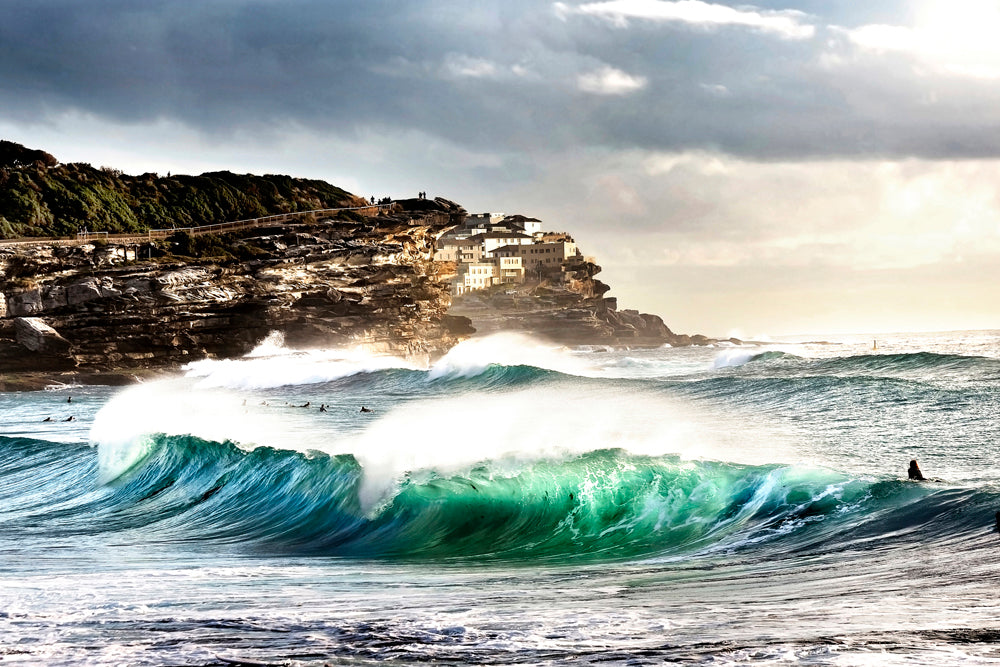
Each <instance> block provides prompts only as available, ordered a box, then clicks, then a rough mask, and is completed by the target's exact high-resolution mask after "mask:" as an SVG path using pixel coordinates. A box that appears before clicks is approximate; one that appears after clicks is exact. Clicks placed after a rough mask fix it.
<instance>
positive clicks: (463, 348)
mask: <svg viewBox="0 0 1000 667" xmlns="http://www.w3.org/2000/svg"><path fill="white" fill-rule="evenodd" d="M494 364H496V365H500V366H534V367H535V368H544V369H546V370H550V371H557V372H559V373H565V374H567V375H578V376H584V377H589V376H594V375H595V374H596V371H595V369H594V368H593V367H592V366H590V365H588V364H587V363H586V362H585V361H584V360H582V359H580V358H579V357H576V356H573V355H571V354H569V352H568V350H567V349H566V348H565V347H563V346H561V345H555V344H552V343H545V342H543V341H539V340H537V339H534V338H531V337H529V336H525V335H522V334H515V333H499V334H494V335H492V336H485V337H483V338H471V339H469V340H466V341H463V342H462V343H460V344H458V345H456V346H455V347H453V348H452V349H451V350H449V351H448V353H447V354H446V355H445V356H444V357H442V358H441V360H440V361H438V362H437V363H435V364H434V366H433V367H432V368H431V370H430V377H431V378H440V377H448V376H452V377H472V376H475V375H479V374H480V373H482V372H483V371H484V370H486V368H487V367H489V366H490V365H494Z"/></svg>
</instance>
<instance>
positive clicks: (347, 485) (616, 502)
mask: <svg viewBox="0 0 1000 667" xmlns="http://www.w3.org/2000/svg"><path fill="white" fill-rule="evenodd" d="M0 455H2V460H3V464H0V489H2V491H0V498H2V500H3V503H4V504H3V507H2V509H0V517H2V519H3V523H4V526H5V533H6V535H7V536H8V539H17V535H18V534H21V533H23V532H36V533H37V532H39V531H49V532H51V533H52V534H53V535H61V536H67V535H83V534H93V533H103V532H109V531H113V532H121V531H127V532H128V533H129V534H131V535H133V538H134V539H143V540H165V541H173V540H176V541H186V542H191V541H200V542H206V543H215V544H218V545H240V548H241V549H249V550H255V551H262V552H283V553H300V554H322V555H337V556H346V557H366V558H367V557H379V558H407V559H424V558H435V559H437V558H455V557H476V558H499V559H512V560H523V559H532V560H537V559H557V560H565V559H575V558H591V559H592V558H598V559H618V558H635V557H644V556H645V557H660V558H663V557H667V558H679V557H691V556H694V555H697V554H702V555H704V554H711V553H715V552H719V551H726V552H731V551H734V550H736V551H739V550H745V549H766V550H768V551H771V552H775V553H780V552H784V551H790V550H802V549H810V548H817V549H829V548H839V547H841V546H843V545H844V544H846V543H847V542H848V541H850V540H855V539H856V540H872V539H909V538H908V537H907V536H911V537H912V538H913V539H929V538H928V536H926V535H922V534H921V529H922V527H923V526H925V525H926V523H927V522H928V521H929V520H930V519H931V518H935V517H937V519H938V521H940V522H950V525H948V524H947V523H945V524H941V525H938V527H937V531H938V532H944V533H950V534H951V535H952V537H953V536H954V534H955V533H956V532H958V533H962V532H963V531H965V532H968V531H972V530H980V529H981V526H979V525H978V523H976V522H973V521H971V520H970V519H969V517H967V516H963V514H962V513H961V512H958V513H956V512H954V508H955V506H956V504H970V503H971V504H974V505H984V506H987V505H989V503H996V502H997V499H996V498H995V497H993V496H987V495H985V494H983V493H982V492H978V495H977V493H976V492H972V491H964V490H958V489H942V488H936V487H934V486H933V485H919V484H912V483H908V482H905V481H873V480H865V479H851V478H848V477H846V476H844V475H842V474H839V473H836V472H834V471H829V470H822V469H807V468H801V467H795V466H783V465H766V466H746V465H737V464H730V463H713V462H685V461H681V460H679V459H678V458H676V457H670V456H661V457H649V456H638V455H632V454H628V453H626V452H624V451H622V450H616V449H604V450H597V451H591V452H587V453H583V454H578V455H568V456H564V457H560V458H556V459H549V460H542V461H535V462H533V463H530V464H524V465H521V466H519V467H516V468H511V467H510V465H509V463H504V462H494V461H490V460H485V461H482V462H481V463H480V464H479V465H477V466H475V467H474V468H472V469H471V470H470V471H468V472H467V473H465V474H447V473H444V474H443V473H440V472H436V471H435V470H433V469H426V470H414V471H411V472H410V473H409V474H408V475H406V476H405V478H404V479H403V480H401V483H400V485H399V486H398V488H397V490H396V492H395V493H394V494H393V495H392V496H391V497H390V498H388V499H387V500H386V501H385V502H384V503H383V504H381V505H380V506H379V507H378V509H377V510H376V511H374V512H372V511H366V510H365V509H364V508H363V507H362V505H361V503H360V502H359V486H360V484H361V479H362V476H363V473H364V471H363V468H362V466H361V464H360V463H359V462H358V461H357V460H356V459H355V458H354V457H353V456H350V455H339V456H329V455H324V454H319V453H302V452H292V451H285V450H276V449H271V448H267V447H261V448H257V449H254V450H252V451H244V450H242V449H240V448H239V447H237V446H236V445H234V444H232V443H226V442H212V441H208V440H203V439H200V438H195V437H192V436H164V435H155V436H152V437H151V438H150V439H149V441H148V446H147V447H146V449H145V452H144V454H143V455H142V456H141V457H139V458H138V459H137V460H136V461H135V462H134V463H133V465H132V467H131V469H130V470H129V471H128V474H127V475H124V476H122V477H120V478H119V479H118V480H117V481H116V482H114V483H112V484H109V485H104V486H95V484H94V481H95V477H96V460H95V459H96V457H95V455H94V452H93V451H92V450H89V449H87V448H80V447H69V448H67V447H66V446H65V445H61V444H60V445H56V444H54V443H46V442H43V441H33V440H25V439H10V438H3V437H0Z"/></svg>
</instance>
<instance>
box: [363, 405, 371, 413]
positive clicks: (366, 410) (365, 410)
mask: <svg viewBox="0 0 1000 667" xmlns="http://www.w3.org/2000/svg"><path fill="white" fill-rule="evenodd" d="M361 412H371V410H369V409H368V408H366V407H365V406H363V405H362V406H361Z"/></svg>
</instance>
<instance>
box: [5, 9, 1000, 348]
mask: <svg viewBox="0 0 1000 667" xmlns="http://www.w3.org/2000/svg"><path fill="white" fill-rule="evenodd" d="M997 35H1000V3H998V2H995V1H986V0H947V1H945V0H927V1H925V2H920V1H919V0H917V1H914V0H895V1H882V0H873V1H871V2H863V3H862V2H829V1H825V2H821V1H819V0H799V1H791V0H789V1H787V2H780V1H768V2H760V3H757V4H756V5H751V4H745V3H743V2H732V3H722V2H707V1H702V0H679V1H668V0H608V1H605V2H578V1H571V0H567V1H565V2H554V3H553V2H527V1H525V0H497V1H486V2H476V3H470V2H465V1H462V2H459V1H457V0H416V1H411V2H406V3H401V2H387V1H384V0H383V1H379V0H370V1H367V2H341V1H339V0H281V1H280V2H279V1H278V0H254V1H251V0H213V1H212V2H205V3H192V2H190V1H188V0H144V1H143V2H127V1H125V0H85V1H81V0H33V1H32V2H21V3H3V12H2V20H0V138H6V139H10V140H13V141H17V142H20V143H23V144H25V145H28V146H31V147H33V148H42V149H44V150H47V151H49V152H50V153H52V154H54V155H55V156H56V157H57V158H58V159H59V160H61V161H63V162H73V161H84V162H90V163H92V164H94V165H98V166H99V165H109V166H115V167H118V168H120V169H123V170H124V171H126V172H129V173H142V172H146V171H156V172H160V173H164V174H165V173H167V172H173V173H201V172H204V171H209V170H217V169H229V170H232V171H237V172H251V173H287V174H291V175H295V176H304V177H312V178H321V179H324V180H328V181H330V182H333V183H335V184H337V185H339V186H341V187H344V188H346V189H348V190H350V191H352V192H355V193H357V194H360V195H364V196H371V195H375V196H378V197H381V196H385V195H389V196H393V197H405V196H413V195H415V194H416V192H417V191H418V190H426V191H427V192H428V194H429V195H430V196H443V197H447V198H449V199H453V200H455V201H458V202H459V203H461V204H462V205H464V206H465V207H466V208H467V209H469V210H470V211H473V212H478V211H505V212H508V213H523V214H527V215H532V216H535V217H538V218H541V219H542V220H544V221H545V223H546V227H548V228H550V229H553V230H562V231H568V232H570V233H572V234H573V235H574V236H575V237H576V239H577V241H578V242H579V243H580V245H581V246H582V249H583V251H584V252H585V254H588V255H593V256H595V257H596V258H597V260H598V262H599V263H600V264H601V265H602V266H603V267H604V272H603V273H602V274H601V278H602V279H603V280H604V281H605V282H607V283H609V284H610V285H611V286H612V288H613V290H612V292H611V294H612V295H614V296H617V297H618V298H619V307H621V308H636V309H639V310H642V311H644V312H653V313H656V314H659V315H661V316H662V317H663V318H664V320H665V321H666V322H667V324H668V325H669V326H670V327H671V328H672V329H674V330H675V331H677V332H683V333H705V334H709V335H719V336H721V335H739V336H742V337H748V338H756V337H763V336H779V335H784V334H798V333H813V332H815V333H839V332H856V333H865V332H872V333H879V332H892V331H920V330H952V329H970V328H994V329H1000V200H998V187H1000V39H997Z"/></svg>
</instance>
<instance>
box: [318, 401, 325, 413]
mask: <svg viewBox="0 0 1000 667" xmlns="http://www.w3.org/2000/svg"><path fill="white" fill-rule="evenodd" d="M319 411H320V412H326V406H325V405H324V404H322V403H320V404H319Z"/></svg>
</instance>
